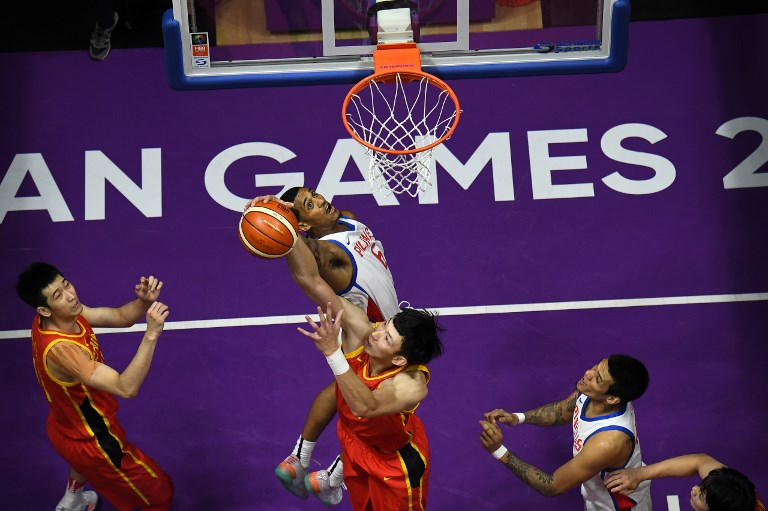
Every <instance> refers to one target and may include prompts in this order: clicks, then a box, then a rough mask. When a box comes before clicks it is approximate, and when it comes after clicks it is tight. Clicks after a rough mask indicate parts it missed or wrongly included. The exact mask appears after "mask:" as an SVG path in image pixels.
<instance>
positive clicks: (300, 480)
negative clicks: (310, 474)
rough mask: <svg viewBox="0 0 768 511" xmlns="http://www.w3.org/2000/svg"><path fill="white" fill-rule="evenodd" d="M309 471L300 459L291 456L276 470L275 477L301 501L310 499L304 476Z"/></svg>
mask: <svg viewBox="0 0 768 511" xmlns="http://www.w3.org/2000/svg"><path fill="white" fill-rule="evenodd" d="M306 473H307V469H306V468H304V467H303V466H302V465H301V462H300V461H299V458H297V457H296V456H295V455H293V454H291V455H290V456H288V457H287V458H285V459H284V460H283V461H282V462H281V463H280V464H279V465H278V466H277V468H276V469H275V475H276V476H277V478H278V479H280V482H281V483H282V484H283V486H285V489H286V490H288V491H289V492H291V493H293V494H294V495H296V496H297V497H299V498H300V499H306V498H307V497H309V493H307V489H306V488H305V487H304V475H305V474H306Z"/></svg>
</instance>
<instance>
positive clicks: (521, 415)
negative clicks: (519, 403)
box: [512, 412, 525, 424]
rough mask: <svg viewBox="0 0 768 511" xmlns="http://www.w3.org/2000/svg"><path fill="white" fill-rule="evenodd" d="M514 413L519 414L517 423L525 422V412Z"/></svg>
mask: <svg viewBox="0 0 768 511" xmlns="http://www.w3.org/2000/svg"><path fill="white" fill-rule="evenodd" d="M512 415H515V416H517V423H518V424H523V423H524V422H525V414H524V413H519V412H515V413H513V414H512Z"/></svg>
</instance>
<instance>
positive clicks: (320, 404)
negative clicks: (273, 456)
mask: <svg viewBox="0 0 768 511" xmlns="http://www.w3.org/2000/svg"><path fill="white" fill-rule="evenodd" d="M335 414H336V382H333V383H331V384H330V385H328V386H327V387H325V388H324V389H323V390H321V391H320V393H318V394H317V396H316V397H315V400H314V401H313V402H312V407H311V408H310V409H309V414H308V415H307V420H306V421H305V423H304V429H303V430H302V432H301V436H299V439H298V440H297V441H296V445H295V446H294V448H293V451H291V454H290V456H288V457H287V458H285V459H284V460H283V461H282V462H281V463H280V464H279V465H278V466H277V468H276V469H275V475H276V476H277V478H278V479H280V482H281V483H282V484H283V486H284V487H285V489H286V490H288V491H289V492H291V493H293V494H294V495H296V496H297V497H299V498H301V499H306V498H307V495H308V494H307V489H306V487H305V485H304V476H306V474H307V469H308V468H309V462H310V460H311V459H312V451H313V450H314V449H315V443H316V442H317V440H318V438H320V435H321V434H322V433H323V431H324V430H325V428H326V427H327V426H328V424H329V423H330V422H331V420H332V419H333V416H334V415H335Z"/></svg>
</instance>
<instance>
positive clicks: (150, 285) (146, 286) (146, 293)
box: [135, 275, 163, 302]
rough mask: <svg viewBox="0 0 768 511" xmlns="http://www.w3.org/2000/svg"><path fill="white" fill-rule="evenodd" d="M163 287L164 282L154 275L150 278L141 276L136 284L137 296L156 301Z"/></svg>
mask: <svg viewBox="0 0 768 511" xmlns="http://www.w3.org/2000/svg"><path fill="white" fill-rule="evenodd" d="M162 287H163V283H162V282H161V281H160V280H158V279H157V278H155V277H153V276H152V275H150V276H149V278H147V277H141V279H139V283H138V284H136V288H135V289H136V296H137V297H139V299H140V300H143V301H145V302H154V301H155V300H157V299H158V298H159V297H160V289H161V288H162Z"/></svg>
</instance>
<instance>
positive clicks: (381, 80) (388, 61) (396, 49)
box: [341, 43, 461, 155]
mask: <svg viewBox="0 0 768 511" xmlns="http://www.w3.org/2000/svg"><path fill="white" fill-rule="evenodd" d="M373 60H374V73H373V74H372V75H371V76H368V77H366V78H364V79H362V80H360V81H359V82H358V83H357V84H355V85H354V86H353V87H352V89H351V90H350V91H349V93H348V94H347V96H346V98H344V105H343V107H342V111H341V117H342V121H343V122H344V127H345V128H346V129H347V131H348V132H349V134H350V135H351V136H352V137H353V138H354V139H356V140H357V141H358V142H360V143H361V144H362V145H363V146H365V147H366V148H368V149H369V150H371V151H375V152H380V153H385V154H390V155H409V154H414V153H420V152H423V151H427V150H430V149H432V148H434V147H435V146H437V145H439V144H442V143H443V142H445V141H446V140H447V139H448V138H450V136H451V134H452V133H453V131H454V130H455V129H456V126H457V125H458V123H459V117H460V115H461V108H460V105H459V98H458V97H457V96H456V93H455V92H453V89H451V87H450V86H449V85H448V84H447V83H445V82H444V81H442V80H441V79H439V78H438V77H436V76H434V75H431V74H429V73H425V72H423V71H422V70H421V54H420V52H419V49H418V47H417V46H416V43H401V44H380V45H378V46H377V49H376V50H374V52H373ZM408 84H411V85H410V86H409V85H408ZM385 87H386V88H385ZM409 88H410V90H409Z"/></svg>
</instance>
